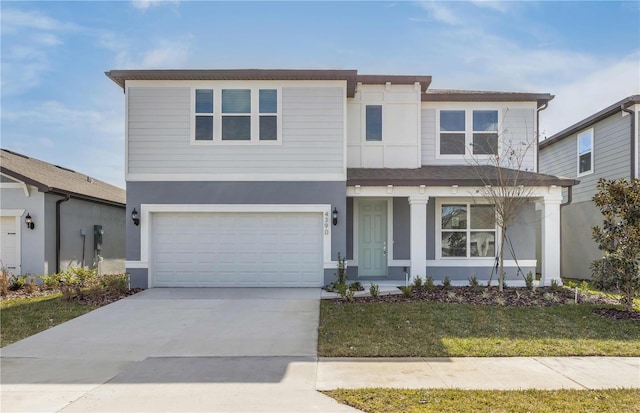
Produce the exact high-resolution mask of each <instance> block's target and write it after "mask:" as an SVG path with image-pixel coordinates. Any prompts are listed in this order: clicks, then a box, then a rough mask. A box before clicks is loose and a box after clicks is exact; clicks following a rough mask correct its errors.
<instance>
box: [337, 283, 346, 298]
mask: <svg viewBox="0 0 640 413" xmlns="http://www.w3.org/2000/svg"><path fill="white" fill-rule="evenodd" d="M334 287H335V290H336V292H337V293H338V294H339V295H340V297H342V298H344V297H345V296H346V295H347V291H348V290H349V286H348V285H347V284H337V283H336V284H335V285H334Z"/></svg>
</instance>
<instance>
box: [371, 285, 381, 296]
mask: <svg viewBox="0 0 640 413" xmlns="http://www.w3.org/2000/svg"><path fill="white" fill-rule="evenodd" d="M369 294H371V296H372V297H373V298H378V296H379V295H380V287H379V286H378V284H373V283H372V284H371V286H370V287H369Z"/></svg>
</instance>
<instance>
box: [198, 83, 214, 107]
mask: <svg viewBox="0 0 640 413" xmlns="http://www.w3.org/2000/svg"><path fill="white" fill-rule="evenodd" d="M196 113H213V90H212V89H196Z"/></svg>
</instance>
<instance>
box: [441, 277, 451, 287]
mask: <svg viewBox="0 0 640 413" xmlns="http://www.w3.org/2000/svg"><path fill="white" fill-rule="evenodd" d="M442 286H443V287H444V288H445V289H446V290H448V289H449V288H451V279H449V276H448V275H447V276H446V277H444V280H442Z"/></svg>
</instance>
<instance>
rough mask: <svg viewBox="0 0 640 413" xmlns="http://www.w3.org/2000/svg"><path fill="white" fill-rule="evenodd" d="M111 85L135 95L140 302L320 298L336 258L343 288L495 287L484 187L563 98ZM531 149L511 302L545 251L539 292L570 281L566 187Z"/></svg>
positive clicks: (253, 83) (514, 235)
mask: <svg viewBox="0 0 640 413" xmlns="http://www.w3.org/2000/svg"><path fill="white" fill-rule="evenodd" d="M106 74H107V76H108V77H109V78H110V79H112V80H113V81H114V82H115V83H117V84H118V85H119V86H120V87H122V89H123V91H124V95H125V108H126V111H125V114H126V115H125V116H126V119H125V123H126V128H125V135H126V171H125V173H126V180H127V205H128V206H127V211H128V214H132V213H135V218H136V219H135V221H134V220H133V219H129V220H127V235H126V238H127V246H126V250H127V261H126V267H127V272H129V273H130V274H131V280H132V284H133V285H134V286H137V287H143V288H152V287H165V286H184V287H198V286H265V287H269V286H273V287H280V286H309V287H319V286H322V285H325V284H328V283H329V282H331V281H333V280H335V273H336V268H337V265H338V257H339V256H340V257H341V258H346V260H347V266H348V275H349V278H350V280H367V281H370V280H383V279H398V280H399V279H404V278H405V277H406V276H407V275H408V276H417V275H420V276H423V277H424V276H426V275H430V276H433V277H434V279H436V280H437V279H443V278H444V277H449V278H450V279H451V280H452V281H453V282H459V283H466V282H467V279H468V278H469V277H471V276H476V277H478V279H480V280H483V279H484V280H487V279H489V277H491V276H492V272H494V271H495V262H496V260H495V257H496V254H497V252H498V251H497V247H496V245H497V242H496V240H497V239H498V236H499V229H498V227H497V225H496V218H495V207H494V205H492V204H491V203H490V202H488V201H487V199H486V198H485V197H482V196H481V194H482V193H483V189H484V188H485V187H486V186H487V184H488V182H487V181H486V180H485V179H480V178H479V174H478V171H479V170H483V171H485V172H488V173H489V175H485V176H490V175H491V173H494V172H495V168H493V169H492V168H491V167H490V166H486V165H484V163H488V162H489V161H490V160H491V159H492V157H494V158H495V155H496V154H497V153H498V152H499V151H500V150H502V149H503V148H506V147H507V146H514V147H524V146H525V145H526V144H527V142H530V141H531V140H532V139H535V134H536V131H537V121H538V116H537V114H538V111H539V110H542V109H543V108H544V107H546V105H547V104H548V102H549V101H550V100H551V99H552V98H553V96H551V95H549V94H535V93H502V92H471V91H451V90H430V89H429V86H430V83H431V77H430V76H383V75H359V74H358V73H357V71H354V70H113V71H110V72H107V73H106ZM469 148H473V149H471V150H470V149H469ZM536 149H537V147H536V146H535V145H534V148H533V150H531V151H530V152H528V153H527V154H526V156H524V157H523V159H522V162H521V163H519V166H518V167H519V169H520V170H521V171H520V172H519V174H518V176H519V178H518V181H517V183H516V182H514V183H513V184H517V185H520V186H527V187H528V188H529V190H528V191H527V195H526V197H527V202H525V203H523V207H522V208H521V210H520V211H519V215H518V218H517V219H516V220H515V222H514V224H513V225H512V226H511V227H510V229H509V230H508V233H509V235H510V236H509V239H510V250H509V253H508V254H507V256H506V262H505V270H507V274H508V277H507V279H508V280H511V281H512V284H515V283H517V282H519V281H522V273H524V274H526V273H527V272H528V271H535V269H536V265H537V261H536V245H537V244H539V246H541V248H542V259H541V261H542V262H541V268H542V271H541V276H542V279H541V280H542V283H544V284H548V283H550V282H551V280H553V279H556V280H559V275H560V273H559V266H560V262H559V253H558V245H559V239H560V233H559V231H560V227H559V212H560V203H561V200H562V187H566V186H570V185H573V183H574V181H573V180H567V179H562V178H558V177H556V176H550V175H542V174H538V173H537V169H536V168H537V166H536V165H537V150H536ZM487 168H488V169H487ZM134 209H135V212H134ZM537 210H538V211H542V214H541V216H542V219H537V218H536V211H537ZM537 227H539V229H540V233H541V234H542V235H541V237H540V239H538V238H537V237H536V228H537ZM494 279H495V276H494Z"/></svg>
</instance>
